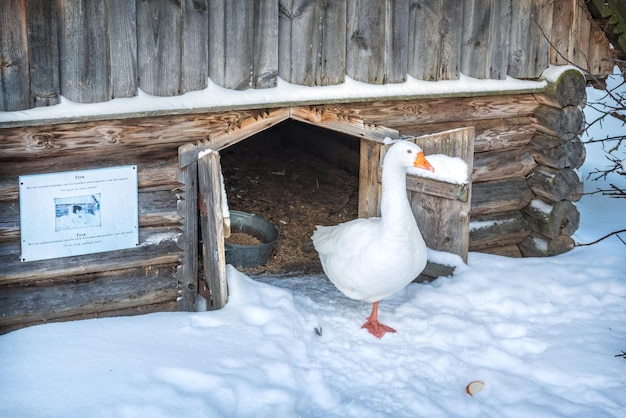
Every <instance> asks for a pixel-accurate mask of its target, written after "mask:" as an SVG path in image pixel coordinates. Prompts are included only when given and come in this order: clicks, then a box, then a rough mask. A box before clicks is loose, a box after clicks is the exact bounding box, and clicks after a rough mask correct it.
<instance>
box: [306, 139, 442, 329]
mask: <svg viewBox="0 0 626 418" xmlns="http://www.w3.org/2000/svg"><path fill="white" fill-rule="evenodd" d="M408 167H418V168H422V169H425V170H429V171H434V169H433V167H432V166H431V165H430V163H429V162H428V161H427V160H426V158H425V157H424V152H423V151H422V149H421V148H420V147H419V146H417V145H415V144H413V143H411V142H408V141H398V142H397V143H395V144H394V145H393V146H392V147H391V148H389V150H388V152H387V154H386V155H385V159H384V161H383V175H382V197H381V206H380V213H381V216H380V217H373V218H361V219H354V220H352V221H349V222H345V223H342V224H339V225H335V226H318V227H317V229H316V230H315V232H314V233H313V236H312V237H311V239H312V240H313V245H314V246H315V249H316V250H317V252H318V253H319V256H320V260H321V262H322V268H323V269H324V272H325V273H326V275H327V276H328V278H329V279H330V281H331V282H333V284H334V285H335V286H336V287H337V288H338V289H339V290H340V291H341V292H342V293H343V294H345V295H346V296H348V297H349V298H352V299H357V300H363V301H366V302H370V303H373V304H374V306H373V308H372V314H371V315H370V316H369V317H368V319H367V321H366V322H365V323H364V324H363V326H362V328H366V329H367V330H368V331H369V332H370V333H371V334H373V335H374V336H376V337H377V338H382V336H383V335H385V333H387V332H396V331H395V330H394V329H393V328H391V327H388V326H387V325H384V324H381V323H380V322H378V302H379V301H380V300H381V299H384V298H386V297H389V296H391V295H393V294H394V293H396V292H397V291H399V290H400V289H402V288H404V287H405V286H406V285H408V284H409V283H410V282H411V281H412V280H413V279H415V278H416V277H417V276H418V275H419V274H420V273H421V272H422V270H424V267H425V266H426V244H425V243H424V239H423V238H422V234H421V233H420V231H419V228H418V227H417V223H416V222H415V218H414V216H413V212H412V211H411V206H410V205H409V201H408V198H407V192H406V172H407V168H408Z"/></svg>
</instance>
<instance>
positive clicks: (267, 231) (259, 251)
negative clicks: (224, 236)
mask: <svg viewBox="0 0 626 418" xmlns="http://www.w3.org/2000/svg"><path fill="white" fill-rule="evenodd" d="M230 233H231V235H232V234H236V233H244V234H247V235H251V236H253V237H255V238H256V239H258V240H259V241H260V242H261V243H260V244H258V245H242V244H234V243H230V242H226V243H225V244H224V249H225V251H226V263H227V264H232V265H233V266H235V267H243V268H245V267H256V266H260V265H263V264H265V263H267V260H269V258H270V254H271V253H272V249H273V248H274V244H275V243H276V239H277V238H278V230H277V229H276V228H275V227H274V225H272V224H271V223H269V222H268V221H266V220H265V219H263V218H261V217H260V216H258V215H253V214H251V213H246V212H239V211H236V210H231V211H230Z"/></svg>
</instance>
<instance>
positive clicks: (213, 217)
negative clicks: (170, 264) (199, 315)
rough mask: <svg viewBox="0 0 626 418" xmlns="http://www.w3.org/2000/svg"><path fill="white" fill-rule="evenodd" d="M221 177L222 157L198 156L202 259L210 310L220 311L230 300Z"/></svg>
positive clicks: (210, 154) (211, 153)
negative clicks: (208, 291) (227, 282)
mask: <svg viewBox="0 0 626 418" xmlns="http://www.w3.org/2000/svg"><path fill="white" fill-rule="evenodd" d="M220 176H221V168H220V155H219V154H218V153H217V152H214V151H208V152H204V153H203V154H202V155H200V156H199V157H198V209H199V212H200V229H201V231H202V260H203V262H204V279H205V282H206V283H207V285H208V286H209V290H210V295H211V298H210V299H209V300H207V309H208V310H216V309H221V308H223V307H224V305H226V302H227V301H228V287H227V284H226V255H225V249H224V219H223V217H224V215H223V213H222V186H221V180H220Z"/></svg>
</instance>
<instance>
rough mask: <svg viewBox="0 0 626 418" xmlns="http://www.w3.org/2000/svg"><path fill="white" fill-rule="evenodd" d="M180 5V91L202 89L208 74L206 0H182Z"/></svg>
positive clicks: (204, 86)
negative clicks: (181, 15) (181, 11)
mask: <svg viewBox="0 0 626 418" xmlns="http://www.w3.org/2000/svg"><path fill="white" fill-rule="evenodd" d="M182 6H183V23H182V24H183V27H182V48H183V50H182V55H181V59H182V91H183V92H188V91H194V90H202V89H204V88H206V86H207V78H208V76H209V47H208V42H207V39H208V37H209V13H208V0H184V1H183V2H182Z"/></svg>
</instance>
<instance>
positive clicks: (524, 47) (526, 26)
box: [507, 1, 534, 78]
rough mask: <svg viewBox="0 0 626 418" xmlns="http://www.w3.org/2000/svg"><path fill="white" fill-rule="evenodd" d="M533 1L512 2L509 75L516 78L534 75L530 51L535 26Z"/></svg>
mask: <svg viewBox="0 0 626 418" xmlns="http://www.w3.org/2000/svg"><path fill="white" fill-rule="evenodd" d="M531 11H532V2H531V1H514V2H511V28H510V31H509V33H510V36H509V63H508V64H509V65H508V70H507V73H508V75H510V76H511V77H514V78H524V77H527V76H528V75H529V74H531V73H532V71H531V70H530V68H531V61H532V57H530V51H529V50H528V49H529V47H530V46H531V45H530V44H531V40H532V37H531V31H530V26H531V24H534V22H533V16H532V13H531Z"/></svg>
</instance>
